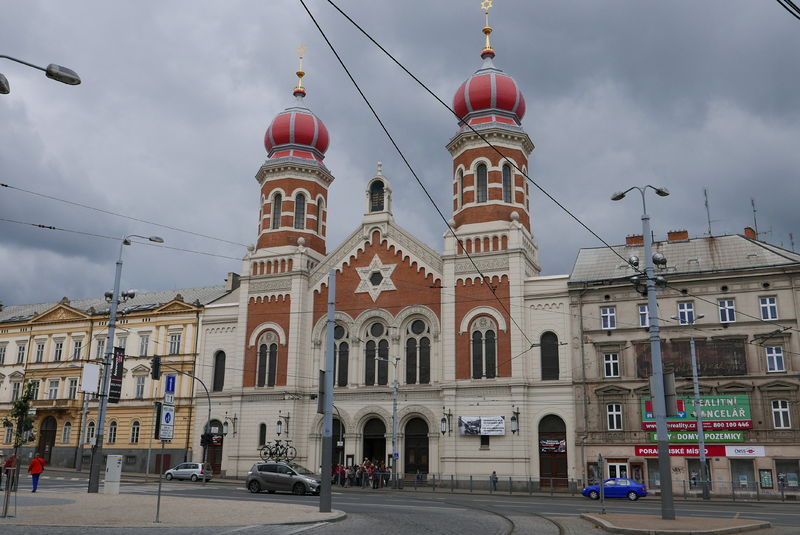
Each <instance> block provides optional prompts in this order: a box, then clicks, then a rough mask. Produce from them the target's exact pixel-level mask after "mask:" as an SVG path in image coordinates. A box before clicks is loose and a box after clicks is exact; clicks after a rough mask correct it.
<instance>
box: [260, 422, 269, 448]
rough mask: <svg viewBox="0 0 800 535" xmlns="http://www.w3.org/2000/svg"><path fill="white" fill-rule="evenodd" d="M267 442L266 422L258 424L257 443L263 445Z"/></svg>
mask: <svg viewBox="0 0 800 535" xmlns="http://www.w3.org/2000/svg"><path fill="white" fill-rule="evenodd" d="M266 443H267V424H261V425H259V426H258V445H259V446H263V445H264V444H266Z"/></svg>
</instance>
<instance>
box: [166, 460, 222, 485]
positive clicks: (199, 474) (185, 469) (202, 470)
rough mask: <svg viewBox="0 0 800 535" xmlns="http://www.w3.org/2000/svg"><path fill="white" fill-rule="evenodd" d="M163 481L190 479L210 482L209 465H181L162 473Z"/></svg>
mask: <svg viewBox="0 0 800 535" xmlns="http://www.w3.org/2000/svg"><path fill="white" fill-rule="evenodd" d="M164 479H166V480H167V481H169V480H170V479H190V480H192V481H197V480H198V479H205V480H206V481H211V465H210V464H208V463H205V465H204V464H203V463H181V464H179V465H178V466H176V467H175V468H170V469H169V470H167V471H166V472H164Z"/></svg>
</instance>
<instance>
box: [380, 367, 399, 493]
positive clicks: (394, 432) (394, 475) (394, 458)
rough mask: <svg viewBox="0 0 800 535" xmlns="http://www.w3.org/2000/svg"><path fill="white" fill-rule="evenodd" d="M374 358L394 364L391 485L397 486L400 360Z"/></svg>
mask: <svg viewBox="0 0 800 535" xmlns="http://www.w3.org/2000/svg"><path fill="white" fill-rule="evenodd" d="M375 360H376V361H377V360H382V361H384V362H388V363H390V364H392V365H393V366H394V382H393V383H392V478H393V480H394V481H393V486H394V488H397V389H398V387H399V386H400V383H399V382H397V364H398V363H399V362H400V357H395V358H394V360H389V359H385V358H383V357H375Z"/></svg>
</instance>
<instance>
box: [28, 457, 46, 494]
mask: <svg viewBox="0 0 800 535" xmlns="http://www.w3.org/2000/svg"><path fill="white" fill-rule="evenodd" d="M42 472H44V459H42V454H41V453H37V454H36V457H34V458H33V459H32V460H31V464H29V465H28V473H29V474H30V475H31V479H32V480H33V490H32V491H31V492H36V488H37V487H38V486H39V476H40V475H42Z"/></svg>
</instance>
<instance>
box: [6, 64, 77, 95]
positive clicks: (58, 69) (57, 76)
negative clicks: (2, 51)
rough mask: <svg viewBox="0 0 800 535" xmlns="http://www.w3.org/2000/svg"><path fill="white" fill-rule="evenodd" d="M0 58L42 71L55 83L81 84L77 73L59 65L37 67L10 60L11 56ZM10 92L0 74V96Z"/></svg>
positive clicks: (9, 87) (7, 84) (8, 86)
mask: <svg viewBox="0 0 800 535" xmlns="http://www.w3.org/2000/svg"><path fill="white" fill-rule="evenodd" d="M0 58H5V59H9V60H11V61H16V62H17V63H22V64H23V65H27V66H28V67H33V68H34V69H39V70H40V71H44V73H45V76H47V77H48V78H50V79H52V80H56V81H57V82H61V83H63V84H67V85H78V84H80V83H81V78H80V76H78V73H77V72H75V71H73V70H72V69H68V68H67V67H63V66H61V65H56V64H55V63H51V64H50V65H48V66H47V67H39V66H38V65H34V64H33V63H28V62H27V61H22V60H21V59H17V58H12V57H11V56H2V55H0ZM10 91H11V86H10V85H9V83H8V80H7V79H6V77H5V76H3V75H2V74H0V94H4V95H7V94H8V93H9V92H10Z"/></svg>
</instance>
